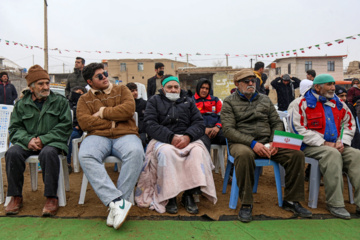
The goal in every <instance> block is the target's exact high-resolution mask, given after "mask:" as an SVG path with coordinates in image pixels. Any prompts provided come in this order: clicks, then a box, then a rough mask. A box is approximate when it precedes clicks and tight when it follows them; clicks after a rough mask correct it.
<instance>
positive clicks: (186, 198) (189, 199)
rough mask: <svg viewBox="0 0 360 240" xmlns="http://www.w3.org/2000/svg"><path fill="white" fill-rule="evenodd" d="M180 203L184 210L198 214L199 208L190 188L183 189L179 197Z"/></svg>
mask: <svg viewBox="0 0 360 240" xmlns="http://www.w3.org/2000/svg"><path fill="white" fill-rule="evenodd" d="M181 204H182V205H183V206H184V207H185V210H186V211H187V212H188V213H191V214H198V213H199V209H198V207H197V205H196V203H195V201H194V197H193V195H192V193H191V190H188V191H185V192H184V194H183V195H182V197H181Z"/></svg>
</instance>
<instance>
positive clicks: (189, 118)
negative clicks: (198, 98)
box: [144, 89, 205, 144]
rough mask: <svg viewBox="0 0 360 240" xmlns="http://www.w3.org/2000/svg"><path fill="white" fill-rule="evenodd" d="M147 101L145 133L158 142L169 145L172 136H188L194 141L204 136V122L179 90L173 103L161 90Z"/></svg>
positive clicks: (192, 103) (182, 91)
mask: <svg viewBox="0 0 360 240" xmlns="http://www.w3.org/2000/svg"><path fill="white" fill-rule="evenodd" d="M159 92H160V94H159V95H154V96H153V97H152V98H151V99H150V100H148V101H147V105H146V110H145V118H144V122H145V125H146V133H147V134H148V135H149V136H150V137H151V138H154V139H156V140H158V141H161V142H164V143H169V144H171V141H172V139H173V137H174V134H183V135H188V136H189V137H190V139H191V141H196V140H198V139H199V138H200V137H202V136H203V135H204V134H205V125H204V120H203V118H202V116H201V114H200V111H199V110H198V109H197V108H196V106H195V103H194V101H193V100H192V99H191V98H190V97H188V96H187V94H186V91H184V90H181V93H180V98H179V99H178V100H176V101H175V102H172V101H170V100H169V99H168V98H166V96H165V94H164V92H163V91H162V89H160V90H159Z"/></svg>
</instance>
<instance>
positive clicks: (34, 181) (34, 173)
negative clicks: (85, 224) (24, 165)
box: [29, 162, 38, 191]
mask: <svg viewBox="0 0 360 240" xmlns="http://www.w3.org/2000/svg"><path fill="white" fill-rule="evenodd" d="M37 165H38V162H35V163H29V167H30V177H31V190H32V191H36V190H37V187H38V170H37V169H38V167H37Z"/></svg>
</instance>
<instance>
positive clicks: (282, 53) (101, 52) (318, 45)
mask: <svg viewBox="0 0 360 240" xmlns="http://www.w3.org/2000/svg"><path fill="white" fill-rule="evenodd" d="M357 38H360V34H355V35H352V36H348V37H345V38H342V39H336V40H334V41H332V42H325V43H323V44H315V45H312V46H308V47H306V48H307V49H311V48H312V47H315V48H317V49H319V50H320V46H321V45H326V46H328V47H330V46H332V45H333V44H334V43H337V44H341V43H343V42H344V40H350V39H357ZM2 41H4V42H5V44H6V45H10V44H13V45H14V46H20V47H25V48H28V49H40V50H44V48H43V47H40V46H32V45H30V44H23V43H19V42H15V41H10V40H5V39H1V38H0V43H1V42H2ZM306 48H304V47H303V48H299V49H293V50H292V51H290V50H288V51H280V52H273V53H261V54H229V53H225V54H210V53H205V54H204V53H199V52H197V53H195V54H189V53H185V54H184V53H154V52H122V51H116V52H114V51H81V50H68V49H63V50H62V49H59V48H50V49H49V50H50V51H58V52H59V53H60V54H61V53H62V52H76V53H81V52H85V53H99V54H104V53H117V54H150V55H151V54H158V55H161V56H164V55H178V56H180V57H185V56H186V55H188V56H193V55H195V56H224V55H225V56H232V57H249V56H250V57H252V56H257V57H262V58H264V57H274V56H275V57H277V56H282V57H284V56H290V55H291V52H292V54H293V55H297V54H298V52H301V53H305V49H306Z"/></svg>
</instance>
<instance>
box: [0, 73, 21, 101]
mask: <svg viewBox="0 0 360 240" xmlns="http://www.w3.org/2000/svg"><path fill="white" fill-rule="evenodd" d="M0 81H1V82H0V104H6V105H14V101H15V100H16V99H17V97H18V95H17V92H16V89H15V87H14V85H12V84H11V83H10V80H9V75H8V73H7V72H2V73H0Z"/></svg>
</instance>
